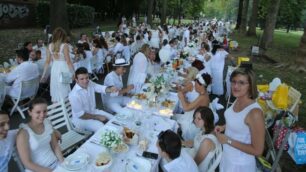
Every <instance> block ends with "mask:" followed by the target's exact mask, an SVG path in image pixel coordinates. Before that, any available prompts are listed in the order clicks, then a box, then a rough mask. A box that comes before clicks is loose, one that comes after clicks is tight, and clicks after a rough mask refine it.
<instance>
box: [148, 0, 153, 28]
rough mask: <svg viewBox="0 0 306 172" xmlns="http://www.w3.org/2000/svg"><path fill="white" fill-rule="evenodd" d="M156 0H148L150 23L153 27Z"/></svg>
mask: <svg viewBox="0 0 306 172" xmlns="http://www.w3.org/2000/svg"><path fill="white" fill-rule="evenodd" d="M153 4H154V0H148V16H147V17H148V24H149V25H151V27H152V24H153V23H152V12H153Z"/></svg>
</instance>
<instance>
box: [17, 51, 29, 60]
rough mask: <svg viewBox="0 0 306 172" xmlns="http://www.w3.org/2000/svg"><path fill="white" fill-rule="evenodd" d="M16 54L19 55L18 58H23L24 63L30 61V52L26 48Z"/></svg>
mask: <svg viewBox="0 0 306 172" xmlns="http://www.w3.org/2000/svg"><path fill="white" fill-rule="evenodd" d="M16 54H17V57H18V58H21V59H22V60H23V61H28V60H29V51H28V50H27V49H26V48H22V49H19V50H16Z"/></svg>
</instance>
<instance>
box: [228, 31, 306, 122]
mask: <svg viewBox="0 0 306 172" xmlns="http://www.w3.org/2000/svg"><path fill="white" fill-rule="evenodd" d="M257 34H258V35H260V34H262V31H260V30H258V31H257ZM302 34H303V32H301V31H295V32H293V31H292V32H289V33H286V32H285V31H283V30H275V34H274V40H273V45H272V47H271V48H270V49H268V50H267V53H266V54H267V56H269V58H271V59H273V60H275V61H277V62H278V63H288V64H289V63H294V60H295V59H296V58H297V54H296V52H297V48H298V46H299V42H300V39H301V36H302ZM232 39H233V40H237V41H238V42H239V50H238V51H234V52H232V53H231V54H232V55H234V56H236V57H237V56H238V57H239V56H245V55H248V56H249V55H250V47H251V46H252V45H257V43H258V38H256V37H246V36H242V35H239V34H237V33H233V35H232ZM261 58H262V57H257V58H254V59H253V65H254V67H253V68H254V70H255V72H256V74H257V76H258V83H260V84H267V83H269V82H270V81H271V80H272V79H273V78H275V77H279V78H280V79H281V80H282V82H284V83H287V84H288V85H289V86H292V87H294V88H295V89H297V90H299V91H300V92H301V93H302V98H301V104H300V108H299V125H301V126H302V127H304V128H306V104H305V103H306V96H305V95H306V84H305V80H306V74H305V73H299V72H296V71H293V70H290V69H288V67H280V68H279V67H277V64H275V63H269V62H267V61H266V60H263V59H261ZM260 75H262V78H261V77H259V76H260Z"/></svg>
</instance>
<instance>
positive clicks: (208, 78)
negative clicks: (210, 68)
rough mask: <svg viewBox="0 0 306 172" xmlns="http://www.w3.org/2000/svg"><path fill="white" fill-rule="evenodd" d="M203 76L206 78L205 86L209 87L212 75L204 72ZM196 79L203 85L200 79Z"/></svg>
mask: <svg viewBox="0 0 306 172" xmlns="http://www.w3.org/2000/svg"><path fill="white" fill-rule="evenodd" d="M201 76H202V78H203V79H204V81H205V83H206V86H205V87H207V86H208V85H210V84H211V81H212V78H211V76H210V75H209V74H208V73H203V74H202V75H201ZM195 81H196V82H197V83H198V84H200V85H202V84H201V83H200V81H199V80H197V79H195Z"/></svg>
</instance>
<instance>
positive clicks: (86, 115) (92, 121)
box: [69, 67, 116, 132]
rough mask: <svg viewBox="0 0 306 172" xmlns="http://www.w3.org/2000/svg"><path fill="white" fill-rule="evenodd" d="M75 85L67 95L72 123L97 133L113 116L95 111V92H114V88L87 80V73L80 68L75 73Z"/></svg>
mask: <svg viewBox="0 0 306 172" xmlns="http://www.w3.org/2000/svg"><path fill="white" fill-rule="evenodd" d="M75 81H76V84H75V86H74V87H73V89H72V91H71V92H70V93H69V101H70V104H71V108H72V123H73V124H74V125H75V126H76V127H77V128H80V129H85V130H89V131H93V132H94V131H97V130H98V129H99V128H101V127H102V126H103V125H104V124H103V123H106V122H107V121H108V119H110V118H112V117H113V116H112V115H111V114H109V113H107V112H104V111H102V110H99V109H96V97H95V92H98V93H111V92H116V89H115V87H106V86H102V85H99V84H96V83H94V82H92V81H90V80H89V75H88V71H87V69H86V68H84V67H80V68H78V69H77V70H76V71H75Z"/></svg>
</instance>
